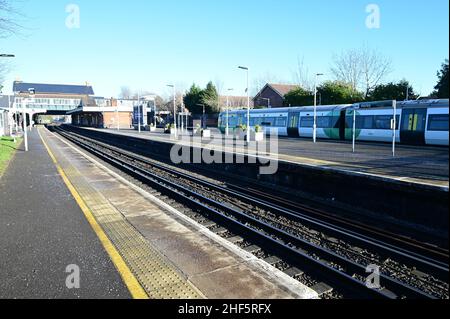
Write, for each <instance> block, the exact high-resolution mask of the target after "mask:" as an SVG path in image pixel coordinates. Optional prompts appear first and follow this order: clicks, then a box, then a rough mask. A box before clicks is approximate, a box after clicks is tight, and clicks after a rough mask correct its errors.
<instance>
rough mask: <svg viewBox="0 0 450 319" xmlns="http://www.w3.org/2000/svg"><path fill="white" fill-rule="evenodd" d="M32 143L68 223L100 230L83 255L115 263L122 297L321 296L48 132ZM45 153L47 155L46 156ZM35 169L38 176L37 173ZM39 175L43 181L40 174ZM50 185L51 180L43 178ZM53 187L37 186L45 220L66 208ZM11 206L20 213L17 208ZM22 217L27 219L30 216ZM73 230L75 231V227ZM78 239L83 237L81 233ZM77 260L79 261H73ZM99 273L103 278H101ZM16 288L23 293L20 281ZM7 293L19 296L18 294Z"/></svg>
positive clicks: (40, 255) (58, 232)
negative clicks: (77, 221)
mask: <svg viewBox="0 0 450 319" xmlns="http://www.w3.org/2000/svg"><path fill="white" fill-rule="evenodd" d="M38 135H39V136H40V137H39V136H38ZM30 144H32V145H34V146H33V149H32V152H33V151H34V152H36V149H37V152H39V156H40V157H41V158H42V165H45V166H46V167H47V169H50V170H53V172H52V176H53V179H55V180H56V181H54V180H53V181H52V183H58V184H57V185H56V186H55V187H57V188H60V189H61V191H62V192H64V196H63V199H64V200H65V202H67V201H69V202H71V204H72V206H73V207H74V211H70V210H69V211H68V212H66V213H68V214H69V216H66V222H67V223H68V224H69V225H70V224H71V223H73V221H72V219H74V218H76V219H81V220H82V221H83V222H84V223H85V224H86V225H85V226H86V227H87V225H89V224H90V225H91V229H93V230H94V231H92V230H90V232H91V236H92V235H93V234H95V235H97V236H96V237H97V238H91V237H87V238H85V245H86V247H84V249H83V250H82V252H83V253H84V254H86V255H88V256H92V255H94V256H98V255H102V256H103V258H104V259H105V261H104V263H105V264H107V265H109V272H110V273H111V275H113V276H115V280H110V281H108V282H115V283H117V285H118V286H119V287H120V291H121V293H122V294H119V295H118V296H120V297H124V298H127V297H130V296H131V297H134V298H151V299H203V298H208V299H209V298H214V299H274V298H275V299H293V298H294V299H311V298H313V299H314V298H317V297H318V294H317V292H316V291H314V290H312V289H310V288H308V287H306V286H304V285H303V284H301V283H300V282H298V281H297V280H294V279H293V278H291V277H290V276H288V275H286V274H285V273H283V272H281V271H279V270H277V269H276V268H275V267H272V266H271V265H269V264H268V263H266V262H264V261H261V260H259V259H258V258H256V257H255V256H254V255H252V254H250V253H249V252H246V251H244V250H242V249H240V248H238V247H236V246H235V245H232V244H231V243H229V242H228V241H226V240H224V239H222V238H221V237H219V236H218V235H215V234H214V233H212V232H211V231H209V230H208V229H207V228H206V227H204V226H201V225H200V224H197V223H196V222H194V221H192V220H191V219H189V218H187V217H186V216H185V215H183V214H182V213H180V212H179V211H177V209H176V208H174V207H171V206H170V205H169V204H168V203H164V202H163V201H162V200H161V199H159V198H157V196H154V195H152V194H151V193H148V192H146V191H144V190H142V189H140V188H139V187H138V186H136V185H134V184H131V183H130V182H128V181H127V180H126V179H125V178H124V177H123V176H121V175H118V174H117V173H115V172H114V171H112V170H110V169H109V168H108V167H106V166H104V165H103V164H101V163H99V162H97V161H96V160H94V159H93V158H91V157H90V156H88V155H86V154H85V153H83V152H81V151H80V150H78V149H76V148H74V147H73V146H72V145H71V144H69V143H67V142H66V141H63V140H62V139H61V138H60V137H57V136H56V135H54V134H52V133H51V132H49V131H47V130H46V129H44V128H39V129H38V131H37V130H35V131H34V132H33V133H32V135H31V143H30ZM45 149H46V151H44V150H45ZM46 152H48V154H49V155H47V154H44V153H46ZM29 156H30V158H33V157H35V156H36V155H34V154H33V153H29ZM52 162H53V163H52ZM29 165H30V166H32V167H35V166H36V165H35V164H31V163H29ZM55 166H56V169H55ZM36 169H37V170H39V167H37V168H36ZM56 172H58V174H59V175H60V176H61V177H62V178H61V177H58V176H57V174H56ZM36 173H39V172H36ZM43 173H46V172H45V171H43ZM47 174H49V173H48V172H47ZM39 176H40V177H41V178H42V175H39V174H38V175H37V177H39ZM10 178H11V179H10V180H9V179H6V184H11V183H14V178H13V177H12V176H11V177H10ZM44 180H46V178H42V181H44ZM36 182H38V178H36ZM2 187H3V188H4V189H5V190H6V191H5V192H7V191H8V187H7V185H4V186H2ZM49 187H50V186H49V185H46V184H45V183H43V184H41V185H37V184H36V185H33V188H34V192H35V193H39V194H41V195H40V198H39V199H37V201H39V202H45V203H47V205H48V206H49V207H48V208H47V209H44V208H42V207H40V208H39V212H42V214H44V215H45V214H46V212H48V211H55V214H58V210H57V209H54V208H52V206H56V207H59V205H61V207H64V205H66V204H65V202H64V201H63V199H61V198H60V196H52V195H53V194H52V192H47V191H46V189H47V188H49ZM42 190H44V191H42ZM55 194H56V195H57V194H58V193H57V192H56V193H55ZM3 196H6V195H3ZM9 196H10V197H11V194H10V195H9ZM26 198H27V200H29V198H32V197H30V196H29V195H27V197H26ZM22 200H25V199H22ZM16 201H19V199H17V200H16ZM30 205H31V204H30ZM12 206H15V207H20V205H19V204H18V203H17V202H16V203H15V204H12ZM61 209H62V208H61ZM16 214H17V212H16ZM23 214H24V215H25V216H29V213H27V212H25V213H23ZM83 215H84V216H85V217H83ZM86 220H87V221H88V222H89V223H88V222H86ZM45 221H46V218H45V217H43V218H42V222H41V221H39V223H42V224H43V225H41V227H42V228H46V227H49V226H50V225H46V224H45ZM14 223H16V224H17V227H18V228H24V227H27V226H26V220H25V219H24V220H23V221H21V222H18V221H15V222H14ZM38 229H39V228H37V229H36V231H38ZM51 229H52V230H53V232H54V233H55V234H54V236H55V240H58V237H59V236H61V237H65V236H66V234H65V232H64V228H61V227H60V226H59V224H55V225H52V227H51ZM47 231H49V230H48V229H47ZM86 231H87V230H86ZM72 232H77V230H76V229H73V230H72ZM19 233H20V232H19ZM17 236H19V235H17ZM80 236H81V237H83V238H84V233H83V232H81V231H80ZM30 237H32V235H30ZM94 237H95V236H94ZM11 240H13V239H11ZM61 240H62V239H61ZM91 241H92V242H95V243H96V244H97V246H98V247H97V248H98V249H99V250H100V251H99V252H95V251H94V252H93V251H92V248H91V247H90V245H91V244H90V242H91ZM92 245H93V244H92ZM102 246H103V249H101V248H102ZM39 247H46V245H45V242H41V243H40V245H39ZM41 249H42V251H37V252H36V258H37V259H39V260H40V261H41V265H42V267H43V268H50V269H54V268H55V267H49V265H48V264H46V262H45V261H46V260H47V259H48V258H50V256H48V255H51V256H54V258H55V260H56V261H58V254H54V252H53V251H51V250H46V249H44V248H41ZM60 249H61V250H64V249H67V247H64V246H62V247H60ZM3 251H7V252H8V254H9V255H14V254H17V255H18V256H21V254H20V253H18V252H15V251H13V247H10V246H6V247H3ZM108 257H109V258H108ZM17 258H19V257H17ZM12 259H14V258H12ZM76 262H77V261H76V259H74V260H73V261H72V263H76ZM50 266H51V265H50ZM2 269H4V267H2ZM11 271H12V272H15V273H16V274H15V276H16V277H17V276H21V275H22V274H21V269H20V268H19V269H17V270H11ZM106 273H108V272H106ZM5 275H6V274H5ZM97 275H99V276H101V275H104V274H103V272H101V273H99V274H97ZM81 276H83V272H81ZM10 277H11V276H10ZM2 278H3V276H2ZM13 278H14V277H13ZM82 278H83V277H82ZM89 281H90V282H95V280H89ZM83 282H84V281H83V279H82V283H83ZM63 283H64V281H63ZM28 284H29V285H33V284H34V283H33V282H31V283H28ZM11 286H12V285H11ZM14 287H17V285H16V283H15V282H14ZM34 289H35V293H36V294H35V295H34V296H38V297H41V295H39V294H38V291H39V289H38V287H34ZM117 289H119V288H117ZM4 291H8V290H4ZM106 291H111V289H106ZM9 294H10V296H14V297H15V295H14V291H10V292H9ZM62 296H64V295H62ZM81 297H84V296H81ZM105 297H108V295H106V296H105Z"/></svg>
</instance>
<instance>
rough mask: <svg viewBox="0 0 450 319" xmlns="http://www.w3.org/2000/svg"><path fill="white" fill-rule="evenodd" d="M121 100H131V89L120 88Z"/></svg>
mask: <svg viewBox="0 0 450 319" xmlns="http://www.w3.org/2000/svg"><path fill="white" fill-rule="evenodd" d="M120 98H121V99H131V98H132V93H131V89H130V87H128V86H122V87H121V88H120Z"/></svg>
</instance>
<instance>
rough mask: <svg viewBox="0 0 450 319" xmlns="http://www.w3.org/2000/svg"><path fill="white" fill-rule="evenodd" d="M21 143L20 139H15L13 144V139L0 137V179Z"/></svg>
mask: <svg viewBox="0 0 450 319" xmlns="http://www.w3.org/2000/svg"><path fill="white" fill-rule="evenodd" d="M21 142H22V139H21V138H16V143H14V139H12V138H10V137H0V178H1V176H2V175H3V173H4V172H5V170H6V168H7V167H8V164H9V161H10V160H11V158H12V157H13V155H14V153H15V152H16V150H17V149H18V148H19V146H20V143H21Z"/></svg>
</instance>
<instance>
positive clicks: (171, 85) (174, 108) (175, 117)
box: [167, 84, 178, 138]
mask: <svg viewBox="0 0 450 319" xmlns="http://www.w3.org/2000/svg"><path fill="white" fill-rule="evenodd" d="M167 86H168V87H170V88H172V89H173V122H174V125H175V128H174V130H175V134H174V135H175V138H177V137H178V134H177V97H176V92H175V85H174V84H167Z"/></svg>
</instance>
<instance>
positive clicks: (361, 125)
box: [352, 115, 374, 130]
mask: <svg viewBox="0 0 450 319" xmlns="http://www.w3.org/2000/svg"><path fill="white" fill-rule="evenodd" d="M373 120H374V117H373V116H372V115H369V116H358V117H357V118H356V128H357V129H362V130H364V129H365V130H371V129H374V125H373ZM352 125H353V122H352Z"/></svg>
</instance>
